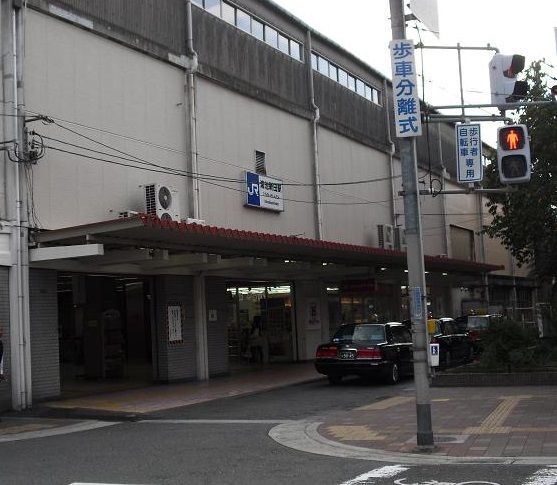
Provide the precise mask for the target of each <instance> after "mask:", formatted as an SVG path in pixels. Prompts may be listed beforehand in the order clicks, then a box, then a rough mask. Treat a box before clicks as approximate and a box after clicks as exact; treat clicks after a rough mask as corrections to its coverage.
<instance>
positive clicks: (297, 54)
mask: <svg viewBox="0 0 557 485" xmlns="http://www.w3.org/2000/svg"><path fill="white" fill-rule="evenodd" d="M290 55H291V56H292V57H293V58H294V59H298V60H299V61H301V60H302V46H301V45H300V44H299V42H296V41H295V40H292V39H290Z"/></svg>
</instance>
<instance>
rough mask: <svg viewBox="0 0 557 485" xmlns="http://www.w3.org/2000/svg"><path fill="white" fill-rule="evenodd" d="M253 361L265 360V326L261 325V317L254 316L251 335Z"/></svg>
mask: <svg viewBox="0 0 557 485" xmlns="http://www.w3.org/2000/svg"><path fill="white" fill-rule="evenodd" d="M249 340H250V352H251V361H252V362H256V363H259V364H260V363H262V362H263V328H262V327H261V317H260V316H259V315H256V316H255V317H253V324H252V327H251V332H250V336H249Z"/></svg>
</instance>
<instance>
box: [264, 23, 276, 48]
mask: <svg viewBox="0 0 557 485" xmlns="http://www.w3.org/2000/svg"><path fill="white" fill-rule="evenodd" d="M265 42H266V43H267V44H269V45H271V46H273V47H276V48H278V32H277V31H276V30H275V29H273V28H272V27H270V26H268V25H265Z"/></svg>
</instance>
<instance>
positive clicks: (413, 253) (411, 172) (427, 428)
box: [389, 0, 434, 451]
mask: <svg viewBox="0 0 557 485" xmlns="http://www.w3.org/2000/svg"><path fill="white" fill-rule="evenodd" d="M389 4H390V10H391V29H392V38H393V40H397V39H405V38H406V25H405V19H404V0H389ZM395 109H396V106H395ZM399 147H400V162H401V167H402V168H401V169H402V184H403V189H404V195H403V199H404V214H405V225H406V230H405V234H406V244H407V265H408V287H409V289H410V295H411V301H412V311H411V319H412V337H413V342H414V354H413V357H414V384H415V387H416V418H417V445H418V448H420V449H422V450H424V451H427V450H433V449H434V443H433V430H432V425H431V396H430V390H429V366H428V334H427V298H426V292H425V288H426V286H425V265H424V252H423V244H422V226H421V218H420V198H419V195H420V191H419V186H418V163H417V158H416V139H415V137H401V138H399Z"/></svg>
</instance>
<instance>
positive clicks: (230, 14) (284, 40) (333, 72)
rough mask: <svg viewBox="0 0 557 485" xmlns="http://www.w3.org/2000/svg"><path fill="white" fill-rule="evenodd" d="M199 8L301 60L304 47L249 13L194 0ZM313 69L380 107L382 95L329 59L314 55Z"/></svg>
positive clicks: (225, 4)
mask: <svg viewBox="0 0 557 485" xmlns="http://www.w3.org/2000/svg"><path fill="white" fill-rule="evenodd" d="M192 1H193V3H195V4H196V5H198V6H199V7H201V8H203V9H205V10H207V12H209V13H211V14H213V15H215V16H217V17H219V18H221V19H223V20H224V21H226V22H228V23H230V24H232V25H235V26H236V27H238V28H239V29H241V30H243V31H244V32H247V33H248V34H251V35H253V36H254V37H256V38H257V39H259V40H261V41H263V42H265V43H266V44H268V45H270V46H272V47H274V48H275V49H278V50H279V51H281V52H284V53H285V54H288V55H289V56H291V57H293V58H294V59H297V60H300V61H301V60H302V44H300V43H299V42H298V41H296V40H294V39H291V38H289V37H287V36H286V35H284V34H282V33H281V32H279V31H278V30H277V29H275V28H273V27H271V26H270V25H269V24H266V23H264V22H261V21H260V20H258V19H256V18H255V17H252V16H251V15H250V14H249V13H247V12H244V11H243V10H241V9H239V8H237V7H235V6H233V5H232V4H230V3H228V2H225V1H223V0H192ZM311 65H312V67H313V69H314V70H316V71H317V72H319V73H321V74H323V75H325V76H327V77H329V78H330V79H332V80H333V81H336V82H338V83H339V84H341V85H342V86H344V87H345V88H348V89H350V90H351V91H354V92H355V93H357V94H359V95H361V96H363V97H364V98H366V99H368V100H369V101H372V102H374V103H376V104H379V91H378V90H377V89H376V88H374V87H372V86H371V85H369V84H367V83H366V82H364V81H362V80H361V79H359V78H357V77H356V76H353V75H352V74H350V73H349V72H348V71H345V70H344V69H342V68H341V67H339V66H337V65H336V64H334V63H332V62H331V61H329V60H328V59H326V58H324V57H323V56H320V55H319V54H316V53H315V52H312V54H311Z"/></svg>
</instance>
